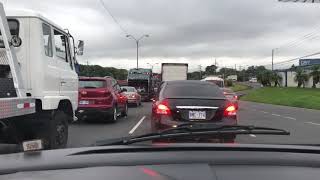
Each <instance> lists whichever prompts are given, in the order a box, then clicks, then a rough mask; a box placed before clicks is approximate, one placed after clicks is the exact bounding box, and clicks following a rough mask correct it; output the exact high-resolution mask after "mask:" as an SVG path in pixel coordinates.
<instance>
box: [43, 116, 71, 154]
mask: <svg viewBox="0 0 320 180" xmlns="http://www.w3.org/2000/svg"><path fill="white" fill-rule="evenodd" d="M43 113H44V114H45V115H44V116H42V118H43V119H42V120H43V121H45V120H46V121H47V123H45V125H44V127H43V128H42V130H41V131H40V133H39V134H38V135H37V136H38V137H37V138H40V139H42V140H43V142H44V143H43V144H44V148H45V149H59V148H65V147H66V146H67V142H68V116H67V115H66V114H65V113H64V112H63V111H60V110H55V111H49V112H43Z"/></svg>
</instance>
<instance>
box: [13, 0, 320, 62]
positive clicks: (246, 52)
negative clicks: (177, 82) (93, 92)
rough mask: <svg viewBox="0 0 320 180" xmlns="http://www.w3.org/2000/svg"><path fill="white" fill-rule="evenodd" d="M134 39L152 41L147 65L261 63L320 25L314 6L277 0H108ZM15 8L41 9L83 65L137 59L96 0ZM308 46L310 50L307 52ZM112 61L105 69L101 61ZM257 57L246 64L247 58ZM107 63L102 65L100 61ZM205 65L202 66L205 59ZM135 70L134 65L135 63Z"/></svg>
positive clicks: (32, 1) (145, 49)
mask: <svg viewBox="0 0 320 180" xmlns="http://www.w3.org/2000/svg"><path fill="white" fill-rule="evenodd" d="M104 2H105V4H106V5H107V6H108V8H109V9H110V11H111V12H112V13H113V14H114V16H115V17H116V18H117V19H118V21H119V22H120V23H121V25H122V26H123V27H124V28H125V29H126V30H127V31H128V32H130V34H132V35H135V36H141V35H142V34H145V33H148V34H150V38H148V39H145V40H144V41H143V42H141V45H142V47H141V56H142V59H178V58H180V59H181V58H182V59H183V58H185V59H189V60H190V63H195V64H198V61H197V60H200V59H202V60H203V59H211V58H212V57H218V58H219V59H221V58H222V57H223V58H228V59H229V60H228V63H230V64H235V63H243V62H246V63H248V64H249V63H250V64H258V63H263V62H262V59H264V58H265V57H267V56H270V52H271V49H272V48H275V47H278V46H280V45H282V44H283V43H285V42H288V41H292V40H294V39H295V38H297V37H299V36H301V34H303V33H308V32H309V31H311V30H312V29H313V28H315V27H316V22H317V21H318V19H319V18H320V13H318V12H319V7H318V5H317V4H302V3H279V2H278V1H277V0H259V1H257V0H241V1H239V0H225V1H221V0H201V1H199V0H175V1H172V0H161V1H160V0H130V1H125V0H104ZM7 5H8V6H9V7H11V8H16V7H18V8H29V9H34V10H37V11H41V12H43V13H45V14H46V16H48V17H49V18H50V19H53V20H55V21H56V22H58V24H61V25H62V26H63V27H67V28H68V29H70V31H71V32H72V33H73V34H74V35H75V37H76V38H78V39H84V40H85V43H86V44H85V45H86V52H85V53H86V55H85V56H84V57H82V59H83V60H89V61H92V63H95V62H96V63H99V64H102V65H118V61H119V60H124V59H125V60H128V61H130V60H131V61H134V59H135V44H134V42H133V41H131V40H129V39H127V38H125V34H124V33H123V32H121V31H120V29H119V27H117V25H116V24H115V23H114V22H113V21H112V19H111V18H110V16H108V14H107V13H106V12H105V11H104V9H103V8H102V6H101V4H100V3H99V0H57V1H49V0H42V1H40V2H39V1H37V0H29V1H22V0H20V1H19V0H10V2H9V3H8V4H7ZM317 42H318V39H314V40H313V41H312V42H310V43H309V42H308V43H307V44H309V46H307V45H302V46H299V47H296V48H295V49H294V48H291V49H280V50H279V51H278V52H277V55H278V56H281V58H280V59H285V58H286V57H294V56H299V55H301V54H304V53H307V52H309V51H310V52H312V51H314V50H316V49H319V45H318V44H319V43H317ZM310 44H312V45H311V46H310ZM104 58H105V59H108V60H109V61H108V63H105V62H104V61H101V59H104ZM246 58H247V59H256V61H252V62H248V61H245V60H244V59H246ZM103 62H104V63H103ZM201 62H202V61H201ZM133 64H134V63H133Z"/></svg>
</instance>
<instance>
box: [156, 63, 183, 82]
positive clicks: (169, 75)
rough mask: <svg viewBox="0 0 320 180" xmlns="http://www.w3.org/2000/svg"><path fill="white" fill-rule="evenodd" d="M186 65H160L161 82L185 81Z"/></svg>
mask: <svg viewBox="0 0 320 180" xmlns="http://www.w3.org/2000/svg"><path fill="white" fill-rule="evenodd" d="M187 78H188V64H186V63H162V64H161V81H175V80H187Z"/></svg>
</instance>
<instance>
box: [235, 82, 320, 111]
mask: <svg viewBox="0 0 320 180" xmlns="http://www.w3.org/2000/svg"><path fill="white" fill-rule="evenodd" d="M241 100H244V101H253V102H261V103H267V104H277V105H284V106H293V107H300V108H308V109H319V110H320V89H309V88H305V89H304V88H299V89H298V88H273V87H265V88H261V89H257V90H252V91H249V92H248V94H247V95H245V96H243V97H241Z"/></svg>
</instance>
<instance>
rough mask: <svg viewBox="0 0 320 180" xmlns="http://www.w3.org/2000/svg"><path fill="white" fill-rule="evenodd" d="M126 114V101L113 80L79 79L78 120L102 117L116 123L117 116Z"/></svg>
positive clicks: (109, 78)
mask: <svg viewBox="0 0 320 180" xmlns="http://www.w3.org/2000/svg"><path fill="white" fill-rule="evenodd" d="M127 114H128V99H127V97H126V96H125V95H124V94H123V92H122V90H121V88H120V86H119V84H118V83H117V81H116V80H115V79H114V78H112V77H104V78H102V77H80V78H79V106H78V110H77V117H78V118H80V119H86V118H88V119H89V118H95V117H96V118H98V117H101V115H102V117H103V118H104V120H106V121H111V122H116V121H117V119H118V117H119V116H127Z"/></svg>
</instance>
